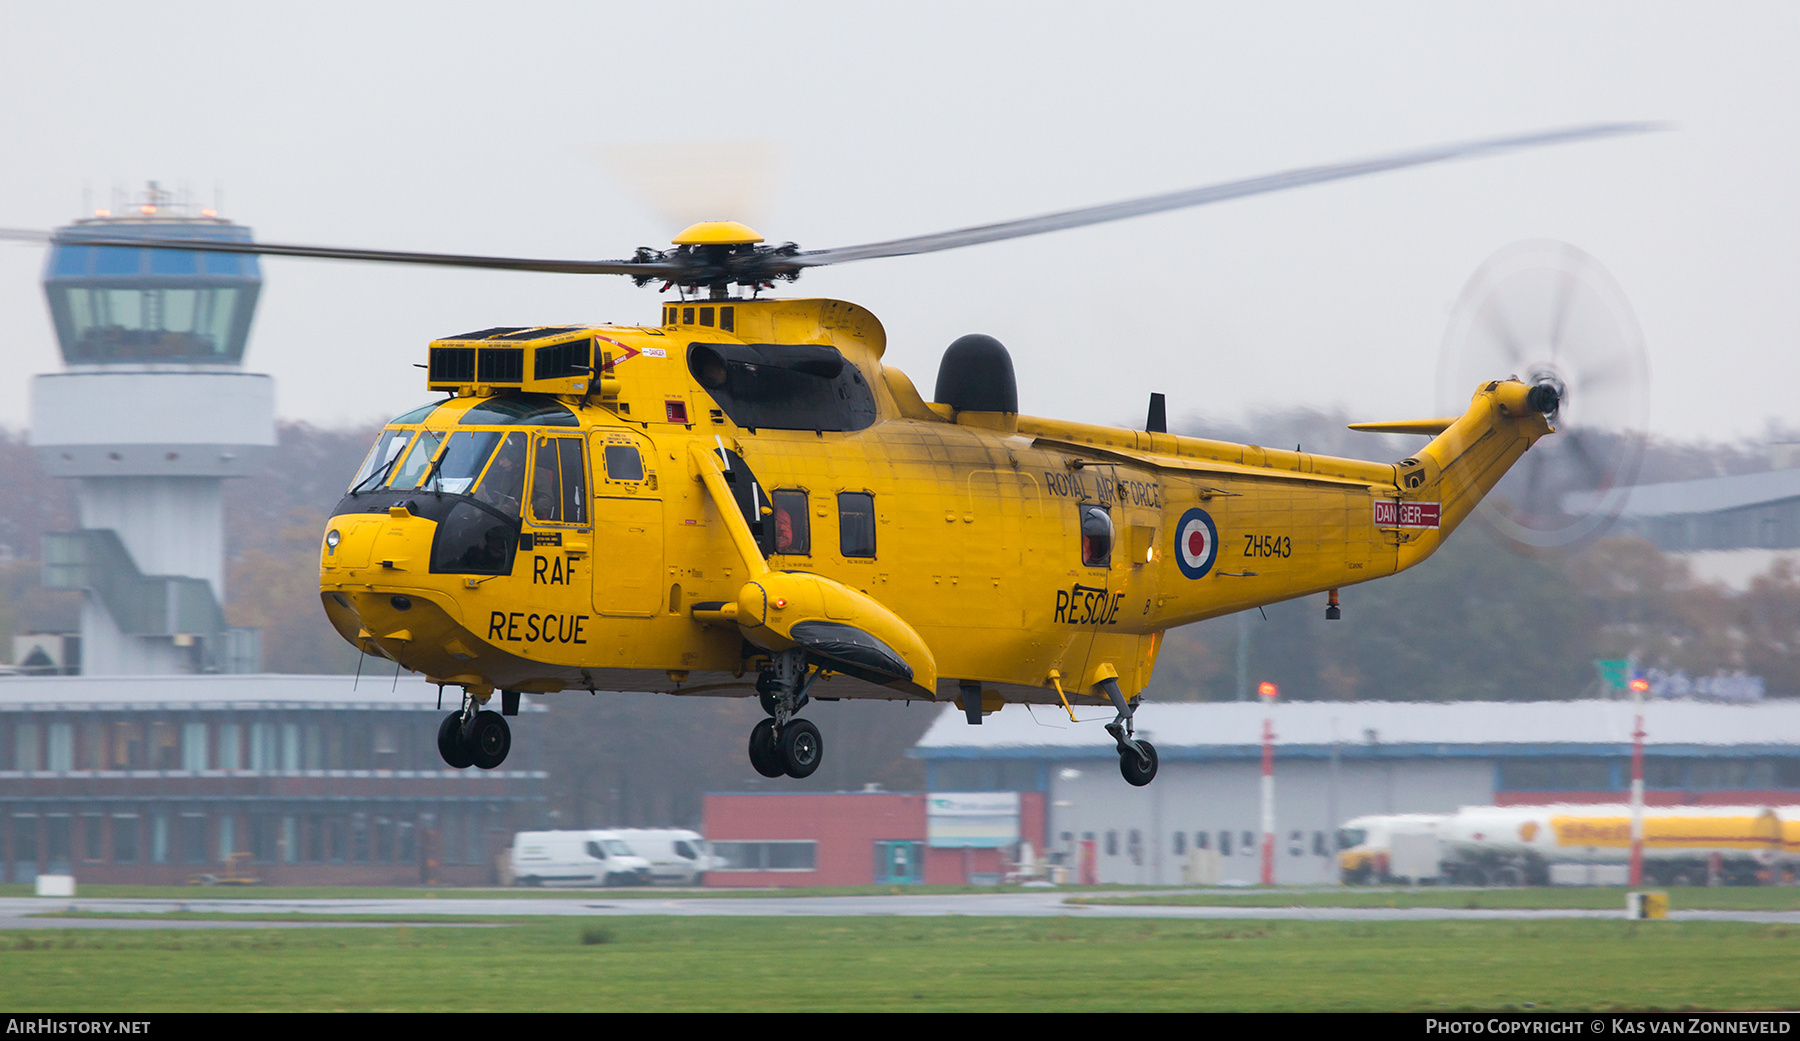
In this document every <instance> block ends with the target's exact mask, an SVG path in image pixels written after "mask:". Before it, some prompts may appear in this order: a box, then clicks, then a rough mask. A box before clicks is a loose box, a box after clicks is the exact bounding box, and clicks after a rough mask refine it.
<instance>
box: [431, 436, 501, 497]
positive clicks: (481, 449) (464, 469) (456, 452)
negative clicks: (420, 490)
mask: <svg viewBox="0 0 1800 1041" xmlns="http://www.w3.org/2000/svg"><path fill="white" fill-rule="evenodd" d="M499 443H500V433H499V432H498V431H495V430H458V431H456V432H455V433H453V434H451V435H450V440H449V441H448V442H447V443H446V444H445V446H444V454H443V456H442V457H441V458H440V459H439V460H438V464H437V467H436V468H435V469H433V470H432V471H431V476H430V478H429V479H427V480H426V482H425V486H424V487H425V490H426V491H432V492H450V493H451V494H453V495H462V494H465V493H467V492H468V490H469V488H470V487H471V486H472V485H474V483H475V478H477V477H480V476H481V470H482V467H484V466H486V465H487V461H488V458H489V457H490V456H492V455H493V454H494V446H495V445H498V444H499Z"/></svg>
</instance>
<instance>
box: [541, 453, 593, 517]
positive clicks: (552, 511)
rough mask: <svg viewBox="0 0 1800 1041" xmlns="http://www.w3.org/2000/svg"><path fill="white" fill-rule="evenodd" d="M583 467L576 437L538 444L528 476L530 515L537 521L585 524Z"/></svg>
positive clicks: (585, 490) (585, 487)
mask: <svg viewBox="0 0 1800 1041" xmlns="http://www.w3.org/2000/svg"><path fill="white" fill-rule="evenodd" d="M585 475H586V467H585V466H583V460H582V455H581V439H580V438H578V437H547V438H544V439H543V440H541V441H539V442H538V446H537V459H536V461H535V465H534V466H533V469H532V474H531V512H532V514H533V516H535V517H536V518H537V519H538V520H541V521H552V522H557V523H562V524H586V523H587V481H586V479H585Z"/></svg>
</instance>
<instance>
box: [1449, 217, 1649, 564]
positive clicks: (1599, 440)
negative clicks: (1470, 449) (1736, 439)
mask: <svg viewBox="0 0 1800 1041" xmlns="http://www.w3.org/2000/svg"><path fill="white" fill-rule="evenodd" d="M1507 377H1512V378H1516V379H1519V380H1522V381H1524V382H1525V383H1528V384H1530V385H1531V386H1532V407H1534V408H1537V409H1538V410H1539V411H1541V412H1543V413H1544V414H1545V416H1546V417H1547V418H1548V419H1549V420H1550V425H1551V426H1552V427H1553V428H1554V429H1555V430H1556V433H1555V434H1553V435H1552V436H1550V437H1547V438H1544V439H1543V440H1541V441H1539V442H1538V443H1537V444H1536V445H1534V446H1533V447H1532V448H1531V450H1530V451H1529V452H1527V453H1526V454H1525V458H1524V459H1522V460H1521V461H1520V462H1519V463H1518V464H1517V465H1516V466H1514V467H1513V469H1512V471H1511V472H1509V473H1508V474H1507V475H1506V477H1505V478H1503V479H1502V480H1501V482H1500V484H1499V486H1498V487H1497V488H1496V489H1495V490H1494V491H1493V493H1492V494H1490V495H1489V496H1488V497H1487V498H1486V499H1484V500H1483V501H1482V503H1481V506H1480V507H1479V508H1478V509H1477V510H1476V513H1475V516H1476V517H1477V518H1478V519H1479V520H1480V521H1481V522H1482V523H1483V524H1485V525H1486V526H1487V527H1488V528H1489V529H1490V530H1492V531H1493V532H1494V533H1495V534H1497V535H1499V536H1500V538H1501V539H1502V540H1503V541H1505V542H1506V543H1507V544H1508V545H1509V546H1511V547H1512V548H1513V549H1515V550H1516V551H1518V552H1521V553H1524V554H1527V555H1532V556H1560V555H1565V554H1569V553H1573V552H1575V551H1577V550H1579V549H1580V548H1581V547H1583V546H1585V545H1587V544H1588V543H1589V542H1591V541H1593V540H1594V539H1597V538H1599V537H1600V536H1601V535H1603V534H1605V533H1606V530H1607V529H1608V528H1609V527H1610V526H1611V524H1612V522H1613V521H1614V520H1615V519H1616V518H1617V517H1618V515H1619V512H1620V511H1621V510H1622V509H1623V508H1624V505H1625V498H1626V496H1627V494H1628V493H1629V490H1630V487H1631V485H1632V482H1633V481H1635V480H1636V478H1637V473H1638V467H1639V465H1640V463H1641V462H1642V460H1643V454H1644V442H1645V439H1646V436H1647V431H1648V427H1649V424H1648V406H1649V389H1650V367H1649V361H1648V359H1647V358H1646V356H1645V353H1644V340H1643V333H1642V331H1641V330H1640V329H1639V327H1638V323H1637V318H1636V316H1635V315H1634V314H1633V312H1632V309H1631V304H1630V302H1629V301H1627V300H1626V298H1625V294H1624V291H1623V290H1621V289H1620V288H1619V285H1618V283H1617V282H1616V281H1614V279H1613V278H1612V276H1611V275H1610V274H1608V273H1607V271H1606V269H1605V268H1604V267H1602V266H1601V265H1600V262H1599V261H1597V260H1595V259H1594V258H1593V257H1591V256H1589V255H1588V254H1586V253H1584V252H1582V251H1581V250H1579V249H1577V248H1575V247H1574V246H1571V245H1569V244H1567V243H1564V242H1555V241H1548V240H1537V241H1530V242H1521V243H1517V244H1515V245H1512V246H1508V247H1506V248H1505V249H1502V250H1501V251H1500V252H1498V253H1496V254H1495V255H1494V256H1493V257H1491V258H1489V259H1488V261H1487V262H1486V263H1484V264H1483V265H1482V266H1481V268H1480V269H1479V270H1478V271H1476V273H1475V275H1474V277H1472V278H1471V279H1470V280H1469V282H1468V284H1467V285H1465V286H1464V287H1463V291H1462V295H1461V296H1460V297H1459V298H1458V300H1457V304H1456V309H1455V311H1454V313H1453V316H1452V319H1451V322H1450V329H1449V331H1448V333H1447V334H1446V336H1445V338H1444V346H1443V350H1442V353H1441V355H1440V357H1439V363H1438V401H1439V405H1440V408H1441V409H1442V411H1443V412H1444V414H1447V415H1448V414H1455V413H1456V412H1459V411H1461V409H1462V408H1463V407H1464V406H1465V405H1466V404H1467V401H1468V395H1469V393H1470V392H1471V391H1472V390H1473V389H1474V388H1475V387H1476V386H1477V385H1479V384H1481V383H1482V382H1483V381H1486V380H1493V379H1504V378H1507Z"/></svg>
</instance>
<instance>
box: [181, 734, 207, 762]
mask: <svg viewBox="0 0 1800 1041" xmlns="http://www.w3.org/2000/svg"><path fill="white" fill-rule="evenodd" d="M206 759H207V756H206V724H205V723H183V724H182V725H181V768H182V769H183V770H193V771H199V770H204V769H206Z"/></svg>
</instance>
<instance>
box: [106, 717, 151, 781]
mask: <svg viewBox="0 0 1800 1041" xmlns="http://www.w3.org/2000/svg"><path fill="white" fill-rule="evenodd" d="M112 757H113V759H112V761H113V769H115V770H142V769H144V765H145V763H146V762H148V760H147V759H146V757H145V754H144V725H143V724H142V723H139V722H136V721H135V720H128V719H121V720H118V721H116V722H115V723H113V745H112Z"/></svg>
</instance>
